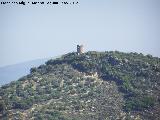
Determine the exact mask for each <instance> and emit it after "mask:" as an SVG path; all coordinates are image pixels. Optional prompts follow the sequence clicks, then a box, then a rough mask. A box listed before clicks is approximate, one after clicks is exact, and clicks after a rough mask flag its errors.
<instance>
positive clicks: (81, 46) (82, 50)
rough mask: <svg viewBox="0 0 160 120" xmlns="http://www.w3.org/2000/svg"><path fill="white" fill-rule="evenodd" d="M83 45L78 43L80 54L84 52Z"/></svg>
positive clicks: (78, 52)
mask: <svg viewBox="0 0 160 120" xmlns="http://www.w3.org/2000/svg"><path fill="white" fill-rule="evenodd" d="M83 47H84V46H83V45H77V54H78V55H80V54H82V53H83V52H84V48H83Z"/></svg>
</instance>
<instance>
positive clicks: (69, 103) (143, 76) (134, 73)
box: [0, 51, 160, 120]
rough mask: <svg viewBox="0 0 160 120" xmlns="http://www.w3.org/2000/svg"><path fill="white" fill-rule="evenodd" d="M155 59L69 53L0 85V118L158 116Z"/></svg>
mask: <svg viewBox="0 0 160 120" xmlns="http://www.w3.org/2000/svg"><path fill="white" fill-rule="evenodd" d="M159 113H160V58H158V57H152V56H151V55H143V54H138V53H123V52H118V51H110V52H96V51H91V52H87V53H83V54H80V55H77V54H76V53H74V52H73V53H68V54H66V55H63V56H62V57H60V58H57V59H51V60H49V61H47V62H46V63H45V64H44V65H40V66H39V67H35V68H31V69H30V74H28V75H27V76H24V77H22V78H20V79H19V80H17V81H14V82H11V83H10V84H6V85H3V86H2V87H1V88H0V118H1V119H4V120H5V119H8V118H10V119H26V120H28V119H35V120H41V119H42V120H43V119H49V120H106V119H107V120H108V119H109V120H116V119H117V120H118V119H119V120H121V119H126V120H135V119H136V120H139V119H144V120H158V119H159V118H160V115H159Z"/></svg>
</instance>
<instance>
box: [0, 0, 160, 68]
mask: <svg viewBox="0 0 160 120" xmlns="http://www.w3.org/2000/svg"><path fill="white" fill-rule="evenodd" d="M0 1H2V0H0ZM8 1H9V0H8ZM10 1H11V0H10ZM14 1H16V0H14ZM17 1H20V0H17ZM30 1H31V0H30ZM36 1H38V0H36ZM43 1H45V0H43ZM50 1H51V0H50ZM54 1H55V0H54ZM57 1H58V2H60V1H61V0H57ZM69 1H71V0H68V2H69ZM77 1H78V2H79V4H77V5H62V4H59V5H25V6H22V5H11V4H8V5H0V56H1V59H0V66H5V65H9V64H15V63H20V62H24V61H28V60H33V59H39V58H47V57H52V56H53V57H54V56H59V55H62V54H65V53H68V52H72V51H75V50H76V45H77V44H84V46H85V51H92V50H96V51H113V50H118V51H123V52H138V53H144V54H151V55H153V56H159V57H160V52H159V51H160V0H99V1H98V0H77Z"/></svg>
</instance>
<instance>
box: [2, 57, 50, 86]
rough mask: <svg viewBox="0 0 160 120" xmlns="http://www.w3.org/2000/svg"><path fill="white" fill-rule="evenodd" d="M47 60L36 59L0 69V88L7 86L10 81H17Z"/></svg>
mask: <svg viewBox="0 0 160 120" xmlns="http://www.w3.org/2000/svg"><path fill="white" fill-rule="evenodd" d="M49 59H50V58H44V59H37V60H31V61H27V62H23V63H18V64H14V65H8V66H3V67H0V86H2V85H5V84H8V83H10V82H11V81H14V80H17V79H19V78H20V77H22V76H24V75H27V74H29V72H30V71H29V70H30V68H32V67H37V66H39V65H41V64H43V63H45V61H47V60H49Z"/></svg>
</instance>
